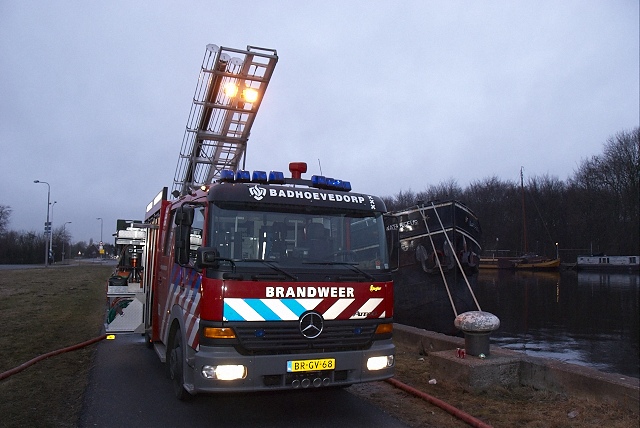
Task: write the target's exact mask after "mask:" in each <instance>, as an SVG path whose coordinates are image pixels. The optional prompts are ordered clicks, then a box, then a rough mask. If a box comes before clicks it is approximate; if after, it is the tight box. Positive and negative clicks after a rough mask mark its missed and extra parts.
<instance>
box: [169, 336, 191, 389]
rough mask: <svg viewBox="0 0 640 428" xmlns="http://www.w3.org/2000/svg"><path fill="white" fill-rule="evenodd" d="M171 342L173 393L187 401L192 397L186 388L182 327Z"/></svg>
mask: <svg viewBox="0 0 640 428" xmlns="http://www.w3.org/2000/svg"><path fill="white" fill-rule="evenodd" d="M170 343H171V346H170V348H169V350H168V351H167V364H168V368H169V377H170V378H171V383H172V384H173V393H174V394H175V395H176V398H177V399H178V400H181V401H186V400H188V399H189V398H191V394H189V393H188V392H187V390H186V389H184V348H183V346H182V334H181V333H180V329H177V330H176V331H175V333H174V335H173V339H172V340H171V342H170Z"/></svg>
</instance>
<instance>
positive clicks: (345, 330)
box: [229, 320, 377, 355]
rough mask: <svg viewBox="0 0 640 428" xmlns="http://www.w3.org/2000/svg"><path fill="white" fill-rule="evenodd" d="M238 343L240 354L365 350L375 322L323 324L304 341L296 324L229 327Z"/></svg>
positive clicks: (304, 338)
mask: <svg viewBox="0 0 640 428" xmlns="http://www.w3.org/2000/svg"><path fill="white" fill-rule="evenodd" d="M229 326H230V327H233V329H234V330H235V332H236V335H237V337H238V339H239V341H240V345H239V349H238V351H239V352H240V353H242V354H254V355H255V354H278V353H280V354H284V353H303V352H327V351H348V350H360V349H367V348H368V347H370V346H371V341H372V340H373V335H374V333H375V330H376V327H377V322H375V323H372V322H371V321H365V322H362V321H359V322H358V321H326V320H325V323H324V329H323V331H322V333H321V334H320V335H319V336H318V337H316V338H315V339H307V338H306V337H304V336H303V335H302V333H300V328H299V325H298V322H297V321H296V322H287V321H282V322H265V323H253V322H251V323H250V322H244V323H238V324H233V325H232V324H231V323H229Z"/></svg>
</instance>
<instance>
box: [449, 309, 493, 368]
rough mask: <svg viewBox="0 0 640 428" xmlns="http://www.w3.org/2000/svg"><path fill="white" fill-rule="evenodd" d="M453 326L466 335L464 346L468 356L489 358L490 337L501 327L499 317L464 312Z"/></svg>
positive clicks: (489, 314)
mask: <svg viewBox="0 0 640 428" xmlns="http://www.w3.org/2000/svg"><path fill="white" fill-rule="evenodd" d="M453 324H454V325H455V327H456V328H457V329H458V330H462V332H463V333H464V346H465V350H466V352H467V354H468V355H473V356H476V357H477V356H480V355H484V356H487V357H488V356H489V349H490V346H489V336H490V335H491V332H492V331H495V330H497V329H498V327H500V320H499V319H498V317H497V316H495V315H493V314H491V313H489V312H483V311H469V312H464V313H462V314H460V315H458V316H457V317H456V319H455V320H454V321H453Z"/></svg>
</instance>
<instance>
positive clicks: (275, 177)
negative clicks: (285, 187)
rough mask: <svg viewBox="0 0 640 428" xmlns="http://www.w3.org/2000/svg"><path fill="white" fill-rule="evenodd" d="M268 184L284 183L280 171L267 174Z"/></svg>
mask: <svg viewBox="0 0 640 428" xmlns="http://www.w3.org/2000/svg"><path fill="white" fill-rule="evenodd" d="M269 183H273V184H283V183H284V173H283V172H282V171H271V172H269Z"/></svg>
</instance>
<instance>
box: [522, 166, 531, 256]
mask: <svg viewBox="0 0 640 428" xmlns="http://www.w3.org/2000/svg"><path fill="white" fill-rule="evenodd" d="M523 171H524V167H523V166H521V167H520V193H521V194H522V236H523V238H524V254H527V253H528V252H529V248H528V246H527V214H526V211H525V209H524V172H523Z"/></svg>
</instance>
